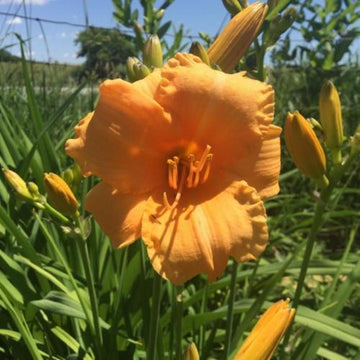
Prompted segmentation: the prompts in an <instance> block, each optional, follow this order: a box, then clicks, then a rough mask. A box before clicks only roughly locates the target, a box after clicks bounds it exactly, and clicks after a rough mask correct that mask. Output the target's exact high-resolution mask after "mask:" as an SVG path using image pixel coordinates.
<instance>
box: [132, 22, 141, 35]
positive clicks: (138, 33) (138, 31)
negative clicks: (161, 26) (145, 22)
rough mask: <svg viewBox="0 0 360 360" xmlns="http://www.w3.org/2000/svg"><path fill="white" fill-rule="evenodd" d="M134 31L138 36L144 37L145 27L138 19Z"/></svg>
mask: <svg viewBox="0 0 360 360" xmlns="http://www.w3.org/2000/svg"><path fill="white" fill-rule="evenodd" d="M134 32H135V35H136V36H138V37H139V38H141V37H142V33H143V28H142V26H141V25H140V24H139V23H138V22H137V21H134Z"/></svg>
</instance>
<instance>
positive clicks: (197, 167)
mask: <svg viewBox="0 0 360 360" xmlns="http://www.w3.org/2000/svg"><path fill="white" fill-rule="evenodd" d="M199 163H200V161H195V176H194V183H193V187H197V186H198V184H199V179H200V171H199Z"/></svg>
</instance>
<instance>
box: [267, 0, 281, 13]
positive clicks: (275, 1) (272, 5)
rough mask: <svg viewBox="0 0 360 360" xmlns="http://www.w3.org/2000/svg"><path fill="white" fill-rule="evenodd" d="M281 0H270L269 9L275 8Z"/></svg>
mask: <svg viewBox="0 0 360 360" xmlns="http://www.w3.org/2000/svg"><path fill="white" fill-rule="evenodd" d="M279 2H280V0H268V2H267V4H268V6H269V10H270V11H271V10H273V9H274V8H275V7H276V6H277V5H278V4H279Z"/></svg>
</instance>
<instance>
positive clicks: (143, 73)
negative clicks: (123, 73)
mask: <svg viewBox="0 0 360 360" xmlns="http://www.w3.org/2000/svg"><path fill="white" fill-rule="evenodd" d="M133 69H134V74H135V80H141V79H143V78H145V77H147V76H148V75H149V74H150V69H149V68H148V67H147V66H146V65H144V64H143V63H142V62H140V61H139V62H138V63H136V64H134V67H133Z"/></svg>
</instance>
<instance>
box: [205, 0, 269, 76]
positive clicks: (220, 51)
mask: <svg viewBox="0 0 360 360" xmlns="http://www.w3.org/2000/svg"><path fill="white" fill-rule="evenodd" d="M267 10H268V7H267V6H266V5H265V4H263V3H261V2H255V3H254V4H252V5H250V6H249V7H247V8H246V9H244V10H242V11H241V12H239V13H238V14H237V15H236V16H234V17H233V18H232V19H231V20H230V22H229V23H228V24H227V26H226V27H225V29H224V30H223V31H222V32H221V34H220V35H219V36H218V38H217V39H216V40H215V42H214V43H213V44H212V45H211V47H210V49H209V51H208V55H209V58H210V62H211V64H216V65H218V66H219V67H220V68H221V70H223V71H224V72H227V73H230V72H231V71H232V70H234V68H235V66H236V64H237V63H238V61H239V60H240V59H241V57H242V56H243V55H244V54H245V52H246V51H247V49H248V48H249V46H250V44H251V42H252V41H253V40H254V39H255V37H256V35H257V33H258V31H259V29H260V27H261V25H262V23H263V22H264V19H265V15H266V13H267Z"/></svg>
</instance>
